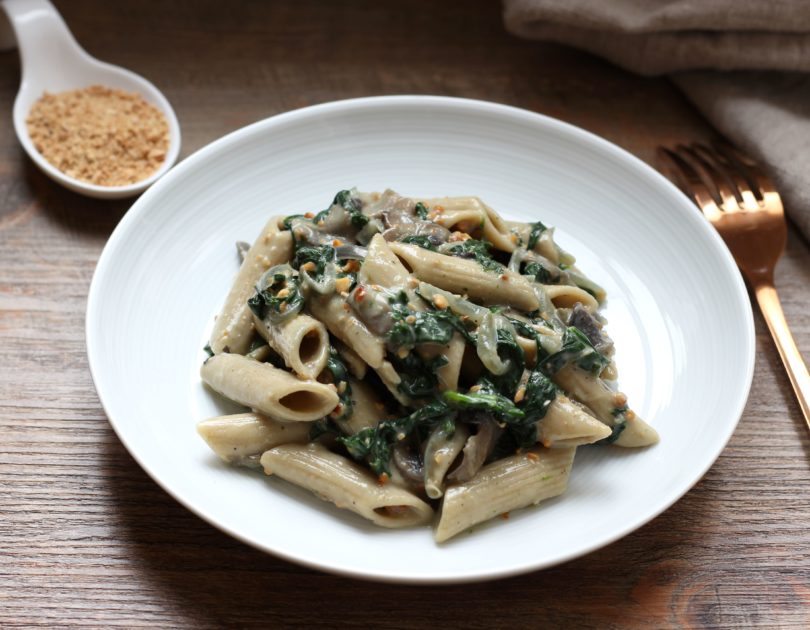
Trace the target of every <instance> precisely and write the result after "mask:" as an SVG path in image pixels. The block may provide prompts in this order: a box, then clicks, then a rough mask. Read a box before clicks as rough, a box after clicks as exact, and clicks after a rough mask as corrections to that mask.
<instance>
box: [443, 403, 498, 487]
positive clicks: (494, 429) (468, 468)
mask: <svg viewBox="0 0 810 630" xmlns="http://www.w3.org/2000/svg"><path fill="white" fill-rule="evenodd" d="M479 417H482V418H483V419H482V421H481V422H479V423H478V432H477V433H476V434H475V435H473V436H471V437H469V438H468V439H467V443H466V444H465V445H464V450H463V451H462V457H463V459H462V460H461V464H460V465H459V467H458V468H456V469H455V470H454V471H453V472H451V473H450V474H449V475H447V481H449V482H451V483H464V482H465V481H469V480H470V479H472V478H473V477H474V476H475V474H476V473H477V472H478V471H479V470H480V469H481V466H483V465H484V462H485V461H486V459H487V457H489V455H490V453H492V449H494V448H495V443H496V442H497V441H498V438H499V437H501V433H502V432H503V429H501V428H500V427H499V426H498V423H497V422H495V420H493V419H492V417H491V416H489V415H488V414H487V415H485V416H484V415H483V414H482V415H481V416H479Z"/></svg>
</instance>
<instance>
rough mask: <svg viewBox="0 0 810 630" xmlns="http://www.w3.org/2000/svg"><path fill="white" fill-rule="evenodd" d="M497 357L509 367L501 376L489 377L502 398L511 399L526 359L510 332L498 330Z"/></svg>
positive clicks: (503, 329)
mask: <svg viewBox="0 0 810 630" xmlns="http://www.w3.org/2000/svg"><path fill="white" fill-rule="evenodd" d="M498 356H499V357H500V358H501V361H503V362H504V363H506V362H508V363H509V367H508V369H507V370H506V372H504V373H503V374H501V375H494V374H493V375H491V376H490V378H491V379H492V382H493V384H494V385H495V387H497V388H498V391H499V392H500V393H501V394H503V395H504V396H508V397H510V398H511V397H513V396H514V395H515V392H516V391H517V386H518V383H519V382H520V377H521V376H523V366H524V365H525V364H526V358H525V355H524V354H523V348H521V347H520V346H519V345H518V343H517V340H516V339H515V337H514V335H512V332H511V331H509V330H507V329H505V328H499V329H498Z"/></svg>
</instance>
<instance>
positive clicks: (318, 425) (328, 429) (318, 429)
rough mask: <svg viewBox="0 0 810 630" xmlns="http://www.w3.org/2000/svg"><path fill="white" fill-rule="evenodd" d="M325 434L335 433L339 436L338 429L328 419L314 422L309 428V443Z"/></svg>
mask: <svg viewBox="0 0 810 630" xmlns="http://www.w3.org/2000/svg"><path fill="white" fill-rule="evenodd" d="M327 433H335V434H337V435H340V429H339V428H338V426H337V425H336V424H335V423H334V422H332V421H331V420H330V419H329V418H321V419H320V420H316V421H315V422H313V423H312V426H311V427H310V428H309V441H310V442H314V441H315V440H317V439H318V438H319V437H321V436H322V435H325V434H327Z"/></svg>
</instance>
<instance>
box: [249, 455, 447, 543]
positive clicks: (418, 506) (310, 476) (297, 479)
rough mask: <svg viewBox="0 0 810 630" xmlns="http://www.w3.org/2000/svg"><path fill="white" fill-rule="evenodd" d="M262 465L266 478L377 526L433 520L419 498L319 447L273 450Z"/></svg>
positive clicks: (430, 513) (396, 525)
mask: <svg viewBox="0 0 810 630" xmlns="http://www.w3.org/2000/svg"><path fill="white" fill-rule="evenodd" d="M261 464H262V466H263V467H264V471H265V474H268V475H276V476H278V477H280V478H281V479H284V480H285V481H289V482H290V483H293V484H295V485H297V486H301V487H302V488H306V489H307V490H310V491H311V492H313V493H314V494H315V495H316V496H317V497H318V498H320V499H323V500H324V501H329V502H331V503H334V504H335V505H336V506H337V507H339V508H341V509H346V510H351V511H352V512H354V513H355V514H359V515H360V516H362V517H363V518H366V519H368V520H370V521H371V522H372V523H374V524H375V525H380V526H382V527H409V526H411V525H422V524H425V523H429V522H430V520H431V518H432V517H433V510H432V509H431V507H430V506H429V505H428V504H427V503H425V502H424V501H422V500H421V499H420V498H419V497H417V496H416V495H414V494H412V493H410V492H408V491H407V490H405V489H404V488H401V487H399V486H394V485H392V484H386V485H384V486H383V485H380V484H379V483H377V480H376V479H375V478H374V477H373V476H372V475H371V474H369V473H368V472H367V471H365V470H363V469H362V468H360V466H358V465H357V464H354V463H352V462H350V461H349V460H348V459H346V458H345V457H341V456H340V455H336V454H335V453H332V452H331V451H329V450H328V449H326V448H325V447H324V446H322V445H320V444H317V443H312V444H307V445H301V444H287V445H284V446H277V447H275V448H271V449H270V450H268V451H267V452H266V453H264V455H262V457H261Z"/></svg>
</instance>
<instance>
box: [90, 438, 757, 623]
mask: <svg viewBox="0 0 810 630" xmlns="http://www.w3.org/2000/svg"><path fill="white" fill-rule="evenodd" d="M105 456H106V458H107V461H106V462H105V468H107V469H108V470H107V471H106V474H105V479H106V480H107V481H106V483H107V484H108V485H109V488H108V490H109V493H110V494H111V496H112V497H113V503H114V505H115V506H117V509H114V510H113V512H112V516H111V517H112V518H114V519H115V521H116V523H115V529H116V530H117V533H116V535H117V537H118V538H119V540H121V541H125V545H126V546H127V548H128V550H127V554H126V555H127V556H129V557H132V558H134V559H135V562H136V565H135V566H134V567H133V571H134V573H135V575H136V576H137V579H139V580H141V581H142V582H143V584H140V585H139V588H138V590H139V591H140V592H141V593H144V592H147V593H153V594H155V595H152V597H155V598H156V599H157V602H156V603H157V604H159V606H160V608H161V609H162V610H164V611H165V612H166V613H167V615H168V614H170V615H171V617H172V618H173V619H174V618H177V617H180V618H181V619H182V620H183V623H184V624H190V623H193V624H194V625H201V626H222V625H223V624H226V623H227V624H228V625H234V626H239V627H243V626H249V625H254V624H255V625H266V626H270V627H278V626H285V625H294V626H301V627H303V626H304V625H305V624H306V625H313V626H318V625H328V624H329V622H330V621H332V622H337V620H340V622H341V625H344V626H358V627H359V626H364V627H367V628H369V627H370V628H393V627H403V626H408V627H411V626H418V625H422V626H425V627H434V626H435V625H436V624H437V623H439V622H441V623H448V624H451V625H453V626H456V625H457V626H460V627H470V628H476V627H499V626H510V627H536V626H537V625H538V624H542V625H549V626H559V625H560V624H563V625H566V626H567V625H569V624H576V625H578V626H584V627H600V628H610V627H613V626H618V625H629V626H633V627H654V626H656V625H658V626H659V627H660V626H663V625H670V624H672V623H691V622H694V623H696V624H704V623H710V622H711V621H712V615H714V614H715V612H713V609H712V606H713V602H714V597H715V595H714V594H711V593H714V591H713V590H712V589H714V588H715V585H714V584H712V583H710V582H709V580H708V575H709V573H708V571H709V570H710V569H711V570H712V571H713V572H712V573H711V575H712V576H713V577H715V578H716V575H717V571H716V569H717V567H716V566H705V565H704V566H702V567H701V566H696V565H695V563H694V562H693V561H691V560H689V559H688V558H690V557H692V558H694V557H695V549H700V548H705V547H708V546H709V545H710V543H709V541H708V540H707V539H709V538H712V537H715V539H716V537H717V535H718V531H719V526H718V522H719V520H720V519H719V518H717V516H716V515H715V514H714V512H715V510H716V506H715V502H714V497H716V490H714V489H711V488H709V489H705V488H703V484H699V485H698V486H697V488H695V489H694V490H693V491H692V492H691V493H689V494H688V495H687V496H686V497H685V498H684V499H682V500H681V501H680V502H679V503H678V504H676V505H675V506H673V507H672V508H671V509H670V510H669V511H667V512H666V513H665V514H663V515H662V516H660V517H658V518H657V519H655V520H654V521H653V522H652V523H650V524H648V525H646V526H645V527H643V528H641V529H640V530H639V531H637V532H635V533H634V534H631V535H630V536H628V537H626V538H624V539H622V540H620V541H618V542H616V543H614V544H612V545H610V546H608V547H606V548H604V549H602V550H599V551H597V552H594V553H592V554H590V555H588V556H586V557H584V558H581V559H579V560H575V561H572V562H569V563H567V564H564V565H562V566H559V567H555V568H552V569H548V570H545V571H540V572H536V573H531V574H528V575H524V576H520V577H515V578H509V579H506V580H500V581H496V582H489V583H479V584H469V585H458V586H427V587H420V586H403V585H389V584H374V583H369V582H363V581H359V580H355V579H351V578H344V577H338V576H333V575H328V574H324V573H320V572H316V571H312V570H309V569H305V568H302V567H298V566H296V565H293V564H290V563H287V562H285V561H282V560H279V559H276V558H274V557H272V556H269V555H266V554H264V553H262V552H259V551H257V550H254V549H253V548H251V547H248V546H247V545H244V544H241V543H239V542H237V541H235V540H234V539H232V538H230V537H229V536H227V535H225V534H223V533H221V532H219V531H218V530H216V529H215V528H213V527H211V526H209V525H208V524H206V523H205V522H203V521H202V520H200V519H199V518H197V517H196V516H194V515H193V514H191V513H190V512H188V511H187V510H185V509H184V508H183V507H182V506H180V505H179V504H177V503H176V502H175V501H174V500H173V499H171V497H169V496H168V495H167V494H166V493H165V492H163V491H162V490H161V489H160V488H159V487H158V486H157V485H156V484H154V482H152V481H151V479H149V478H148V477H147V476H146V474H145V473H143V471H141V470H140V468H139V467H138V466H137V464H136V463H135V462H134V461H133V460H132V458H131V457H130V456H129V455H128V454H127V453H126V452H125V451H124V449H123V447H122V446H121V445H120V444H119V443H118V441H117V440H114V439H113V440H111V441H110V442H109V445H108V447H107V452H106V453H105ZM710 485H711V484H710ZM325 535H326V534H325ZM542 544H543V541H542V540H538V541H537V545H538V546H540V545H542ZM714 544H716V540H715V543H714ZM357 551H358V553H362V549H358V550H357ZM526 553H527V554H530V553H531V549H526ZM730 553H733V552H730ZM698 557H699V556H698ZM727 560H728V561H729V562H733V563H735V566H736V567H737V569H739V565H740V563H741V562H744V561H743V560H741V559H739V558H736V559H735V558H733V557H729V558H728V559H727ZM710 591H711V593H710V594H709V595H705V594H706V593H709V592H710ZM715 621H716V619H715Z"/></svg>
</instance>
